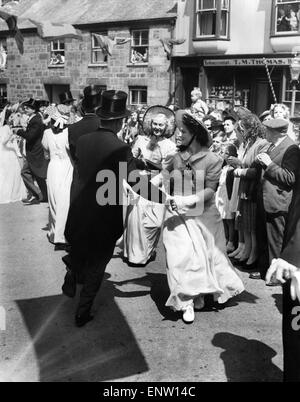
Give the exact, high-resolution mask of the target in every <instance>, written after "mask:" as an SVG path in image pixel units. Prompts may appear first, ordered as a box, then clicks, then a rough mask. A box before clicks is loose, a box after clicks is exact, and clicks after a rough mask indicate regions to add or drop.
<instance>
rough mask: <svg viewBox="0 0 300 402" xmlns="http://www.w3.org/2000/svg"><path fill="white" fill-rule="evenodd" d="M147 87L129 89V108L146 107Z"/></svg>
mask: <svg viewBox="0 0 300 402" xmlns="http://www.w3.org/2000/svg"><path fill="white" fill-rule="evenodd" d="M147 98H148V91H147V87H129V103H130V105H131V106H141V105H147Z"/></svg>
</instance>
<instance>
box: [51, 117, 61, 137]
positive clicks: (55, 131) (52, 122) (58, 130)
mask: <svg viewBox="0 0 300 402" xmlns="http://www.w3.org/2000/svg"><path fill="white" fill-rule="evenodd" d="M55 123H56V121H55V120H53V119H51V121H50V127H51V129H52V131H53V133H54V134H59V133H62V132H63V131H64V128H60V127H59V126H58V127H55V125H54V124H55Z"/></svg>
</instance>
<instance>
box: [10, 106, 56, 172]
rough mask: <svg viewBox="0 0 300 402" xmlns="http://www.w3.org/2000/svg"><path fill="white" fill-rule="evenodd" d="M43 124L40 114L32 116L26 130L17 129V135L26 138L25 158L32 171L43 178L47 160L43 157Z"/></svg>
mask: <svg viewBox="0 0 300 402" xmlns="http://www.w3.org/2000/svg"><path fill="white" fill-rule="evenodd" d="M44 129H45V126H44V124H43V121H42V118H41V115H40V114H39V113H37V114H36V115H35V116H33V117H32V118H31V119H30V121H29V123H28V126H27V128H26V130H19V131H18V133H17V134H18V135H19V136H21V137H23V138H25V140H26V159H27V162H28V164H29V166H30V169H31V170H32V172H33V173H34V174H35V175H36V176H38V177H41V178H43V179H45V178H46V177H47V169H48V163H49V161H48V160H46V159H45V155H44V148H43V146H42V139H43V135H44Z"/></svg>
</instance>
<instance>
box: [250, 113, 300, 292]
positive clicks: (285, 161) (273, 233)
mask: <svg viewBox="0 0 300 402" xmlns="http://www.w3.org/2000/svg"><path fill="white" fill-rule="evenodd" d="M288 125H289V123H288V121H286V120H283V119H272V120H269V121H266V122H264V126H265V127H266V138H267V140H268V141H269V142H270V144H271V145H270V148H269V150H268V152H267V153H263V154H260V155H258V157H257V163H258V164H259V165H260V166H261V169H262V174H261V180H260V182H259V183H258V189H257V219H258V225H259V226H258V228H259V230H258V245H259V250H258V251H259V254H258V255H259V260H258V267H259V271H260V277H261V279H265V277H266V273H267V270H268V268H269V266H270V265H271V262H272V260H273V259H275V258H278V257H279V256H280V253H281V251H282V245H283V238H284V231H285V226H286V219H287V214H288V211H289V207H290V204H291V200H292V196H293V189H294V187H295V184H296V182H297V180H298V177H299V173H300V149H299V148H298V146H297V145H296V144H295V142H294V141H293V140H291V139H290V137H289V136H288ZM250 277H251V278H252V279H259V277H258V275H256V274H252V275H251V276H250ZM277 284H278V282H276V281H275V280H273V281H269V283H268V285H269V286H276V285H277Z"/></svg>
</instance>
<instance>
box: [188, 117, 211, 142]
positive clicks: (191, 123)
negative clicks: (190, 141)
mask: <svg viewBox="0 0 300 402" xmlns="http://www.w3.org/2000/svg"><path fill="white" fill-rule="evenodd" d="M182 123H183V124H184V125H185V126H186V127H187V128H188V130H189V131H190V133H191V134H192V135H193V136H196V141H197V142H198V143H199V144H200V145H201V146H202V147H208V146H209V145H210V143H211V137H210V134H209V132H208V130H207V129H206V127H205V126H204V125H203V124H202V123H200V122H199V121H198V120H196V119H195V118H194V117H193V116H191V115H190V114H188V113H185V114H184V115H183V116H182Z"/></svg>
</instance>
